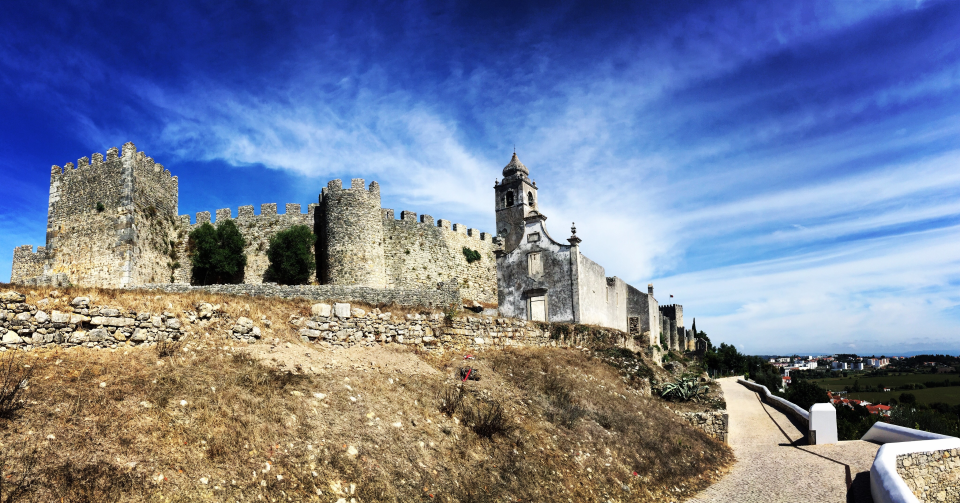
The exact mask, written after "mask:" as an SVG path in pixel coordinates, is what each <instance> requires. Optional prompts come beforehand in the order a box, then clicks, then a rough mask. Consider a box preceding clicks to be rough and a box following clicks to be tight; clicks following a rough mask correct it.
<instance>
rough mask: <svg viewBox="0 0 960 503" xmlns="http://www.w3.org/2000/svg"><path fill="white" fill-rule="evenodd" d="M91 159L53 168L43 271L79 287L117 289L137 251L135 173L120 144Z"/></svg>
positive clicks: (83, 159) (96, 154) (84, 158)
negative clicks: (133, 226)
mask: <svg viewBox="0 0 960 503" xmlns="http://www.w3.org/2000/svg"><path fill="white" fill-rule="evenodd" d="M92 158H93V161H92V162H90V161H89V160H88V159H87V158H86V157H83V158H80V159H79V160H78V161H77V165H76V167H74V165H73V163H67V164H66V165H65V166H64V168H63V169H62V170H61V168H60V167H59V166H53V167H52V168H51V173H50V201H49V207H48V214H47V243H46V251H47V253H48V259H49V260H48V263H47V264H46V267H45V270H44V272H45V273H47V274H51V273H65V274H67V275H68V276H69V277H70V279H71V281H73V282H74V283H75V284H77V285H82V286H108V287H117V286H120V285H121V281H122V279H123V277H124V269H128V265H127V259H128V258H129V256H130V255H131V253H132V251H133V243H132V235H131V234H130V233H129V232H128V231H129V229H130V228H131V222H129V220H130V217H131V216H132V215H131V214H130V211H131V201H130V196H131V193H130V191H129V190H128V189H129V186H128V184H127V182H128V178H130V176H131V172H130V170H125V169H124V168H125V166H124V162H123V159H122V158H121V157H120V155H119V150H118V149H117V148H116V147H114V148H111V149H109V150H107V155H106V159H104V156H103V155H102V154H99V153H95V154H93V155H92Z"/></svg>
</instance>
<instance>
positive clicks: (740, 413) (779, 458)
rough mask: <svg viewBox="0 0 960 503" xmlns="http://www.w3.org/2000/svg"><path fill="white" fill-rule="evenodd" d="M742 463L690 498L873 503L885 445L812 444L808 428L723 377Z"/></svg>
mask: <svg viewBox="0 0 960 503" xmlns="http://www.w3.org/2000/svg"><path fill="white" fill-rule="evenodd" d="M719 382H720V386H721V387H722V388H723V393H724V396H725V398H726V400H727V412H728V413H729V414H730V434H729V442H730V447H732V448H733V452H734V454H736V456H737V463H736V464H735V465H734V466H733V468H732V469H731V471H730V473H729V474H727V475H726V476H725V477H724V478H723V479H722V480H720V482H717V483H716V484H714V485H712V486H710V487H709V488H707V489H706V490H704V491H703V492H701V493H700V494H698V495H697V496H696V497H695V498H693V499H692V500H689V501H690V502H696V503H701V502H702V503H706V502H716V503H728V502H743V503H747V502H758V503H776V502H781V501H783V502H787V501H803V502H808V501H809V502H813V501H815V502H817V503H826V502H834V501H836V502H856V503H860V502H871V501H872V499H871V498H870V478H869V477H870V465H871V464H873V458H874V457H875V456H876V454H877V449H879V448H880V446H879V445H877V444H872V443H870V442H864V441H860V440H856V441H849V442H840V443H838V444H832V445H807V443H806V440H805V434H806V432H801V431H800V430H798V429H797V427H796V426H795V425H794V424H793V423H792V422H791V421H790V420H789V419H788V418H787V416H785V415H784V414H782V413H780V412H779V411H778V410H777V409H774V408H773V407H770V406H769V405H767V404H765V403H763V402H761V401H760V397H759V396H758V395H757V394H756V393H754V392H753V391H750V390H749V389H747V388H746V387H744V386H743V385H741V384H738V383H737V380H736V378H733V377H730V378H725V379H720V380H719Z"/></svg>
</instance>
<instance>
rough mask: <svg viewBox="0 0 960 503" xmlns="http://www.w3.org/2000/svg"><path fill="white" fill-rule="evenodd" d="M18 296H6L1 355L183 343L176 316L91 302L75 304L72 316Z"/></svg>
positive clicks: (2, 298)
mask: <svg viewBox="0 0 960 503" xmlns="http://www.w3.org/2000/svg"><path fill="white" fill-rule="evenodd" d="M24 300H25V298H24V296H23V295H21V294H19V293H17V292H6V293H3V294H0V334H3V337H2V339H0V350H4V351H5V350H7V349H33V348H35V347H44V346H60V347H72V346H86V347H99V348H116V347H120V346H135V345H139V344H152V343H155V342H157V341H161V340H167V339H171V340H178V339H180V338H181V336H182V332H181V330H180V329H181V326H182V324H181V322H180V320H179V319H178V318H177V317H176V316H174V315H173V314H172V313H161V314H158V315H153V314H151V313H136V312H133V311H129V310H126V309H121V308H111V307H106V306H90V301H89V299H87V298H86V297H77V298H76V299H74V300H73V302H72V303H71V306H72V311H71V312H60V311H50V312H49V313H48V312H46V311H44V310H43V309H40V308H38V306H36V305H33V304H26V303H25V302H24Z"/></svg>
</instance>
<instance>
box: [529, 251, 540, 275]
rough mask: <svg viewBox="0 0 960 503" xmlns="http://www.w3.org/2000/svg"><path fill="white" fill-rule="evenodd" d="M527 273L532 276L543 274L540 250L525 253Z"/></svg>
mask: <svg viewBox="0 0 960 503" xmlns="http://www.w3.org/2000/svg"><path fill="white" fill-rule="evenodd" d="M527 274H529V275H530V276H532V277H534V278H539V277H540V276H543V260H541V259H540V252H534V253H530V254H528V255H527Z"/></svg>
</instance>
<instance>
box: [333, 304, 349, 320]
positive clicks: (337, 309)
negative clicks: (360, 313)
mask: <svg viewBox="0 0 960 503" xmlns="http://www.w3.org/2000/svg"><path fill="white" fill-rule="evenodd" d="M333 313H334V314H336V315H337V318H349V317H350V304H341V303H336V304H334V305H333Z"/></svg>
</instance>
